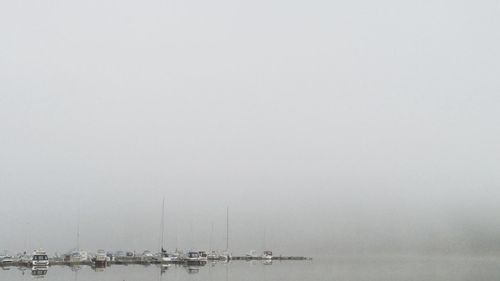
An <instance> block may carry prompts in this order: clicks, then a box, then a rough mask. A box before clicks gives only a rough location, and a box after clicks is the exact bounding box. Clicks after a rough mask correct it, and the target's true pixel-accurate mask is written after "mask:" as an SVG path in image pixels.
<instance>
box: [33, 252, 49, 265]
mask: <svg viewBox="0 0 500 281" xmlns="http://www.w3.org/2000/svg"><path fill="white" fill-rule="evenodd" d="M30 264H31V266H48V265H49V256H47V253H46V252H45V251H41V250H38V251H35V252H33V255H32V256H31V261H30Z"/></svg>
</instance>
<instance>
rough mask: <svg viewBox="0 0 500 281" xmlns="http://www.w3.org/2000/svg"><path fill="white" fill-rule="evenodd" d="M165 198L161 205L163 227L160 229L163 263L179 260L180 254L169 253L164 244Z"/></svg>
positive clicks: (161, 258) (161, 260)
mask: <svg viewBox="0 0 500 281" xmlns="http://www.w3.org/2000/svg"><path fill="white" fill-rule="evenodd" d="M164 221H165V198H163V203H162V207H161V224H160V226H161V229H160V232H161V237H160V262H161V263H173V262H177V261H178V260H179V258H178V256H176V255H169V254H168V253H167V250H165V249H164V248H163V244H164V238H163V237H164V235H165V223H164Z"/></svg>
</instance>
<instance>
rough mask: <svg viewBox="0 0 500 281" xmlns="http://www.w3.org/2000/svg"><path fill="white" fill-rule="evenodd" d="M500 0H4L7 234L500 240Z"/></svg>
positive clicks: (363, 250) (341, 241)
mask: <svg viewBox="0 0 500 281" xmlns="http://www.w3.org/2000/svg"><path fill="white" fill-rule="evenodd" d="M499 13H500V3H499V2H498V1H488V0H484V1H474V2H473V1H451V0H449V1H448V0H447V1H444V0H438V1H389V0H381V1H362V0H357V1H320V0H312V1H284V0H266V1H264V0H254V1H234V0H233V1H229V0H214V1H200V0H183V1H181V0H162V1H153V0H146V1H130V0H125V1H110V0H99V1H97V0H89V1H48V0H43V1H33V0H30V1H15V0H5V1H1V2H0V34H1V37H0V213H1V214H2V217H1V227H0V228H1V231H0V250H2V249H7V250H11V251H21V250H23V249H26V248H27V249H34V248H44V249H46V250H48V251H49V252H51V253H53V252H60V253H63V252H65V251H68V250H69V249H71V248H75V247H76V244H77V242H76V240H77V238H76V236H77V234H76V233H77V224H78V223H77V222H78V221H80V223H79V224H80V245H81V247H82V248H83V249H86V250H91V251H92V250H96V249H99V248H104V249H107V250H136V251H142V250H145V249H151V250H156V249H158V248H159V236H160V221H161V205H162V198H163V197H165V200H166V208H165V212H166V215H165V226H166V227H165V241H166V242H165V244H166V245H165V246H166V248H167V249H169V250H172V249H174V248H176V247H179V248H182V249H188V248H197V249H200V248H203V249H209V248H210V247H211V248H217V249H224V248H225V241H226V240H225V239H226V237H225V233H226V208H229V222H230V223H229V228H230V249H231V250H232V251H233V253H240V254H243V253H246V252H247V251H248V250H250V249H255V250H258V251H261V250H263V249H264V248H268V249H272V250H273V251H274V252H275V253H276V254H290V255H299V254H304V255H311V256H316V255H326V254H342V255H344V254H345V255H350V254H355V255H357V254H362V255H368V254H450V255H455V254H497V253H500V220H499V217H498V216H499V214H500V204H499V200H500V189H499V187H500V173H499V170H500V164H499V159H500V158H499V155H500V129H499V128H500V123H499V120H500V110H499V109H500V95H499V94H500V80H499V79H498V77H499V75H500V55H499V52H498V50H499V49H500V37H499V36H498V35H499V34H498V30H499V28H500V17H499V16H498V15H499ZM212 225H213V229H214V230H213V232H212V231H211V229H212ZM211 233H212V235H211ZM211 236H212V239H210V237H211ZM210 240H212V241H210Z"/></svg>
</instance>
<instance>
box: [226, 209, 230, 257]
mask: <svg viewBox="0 0 500 281" xmlns="http://www.w3.org/2000/svg"><path fill="white" fill-rule="evenodd" d="M226 251H229V207H227V208H226Z"/></svg>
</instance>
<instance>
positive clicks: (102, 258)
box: [94, 250, 108, 267]
mask: <svg viewBox="0 0 500 281" xmlns="http://www.w3.org/2000/svg"><path fill="white" fill-rule="evenodd" d="M107 262H108V257H107V255H106V252H105V251H104V250H97V253H96V254H95V258H94V264H95V266H96V267H106V264H107Z"/></svg>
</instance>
